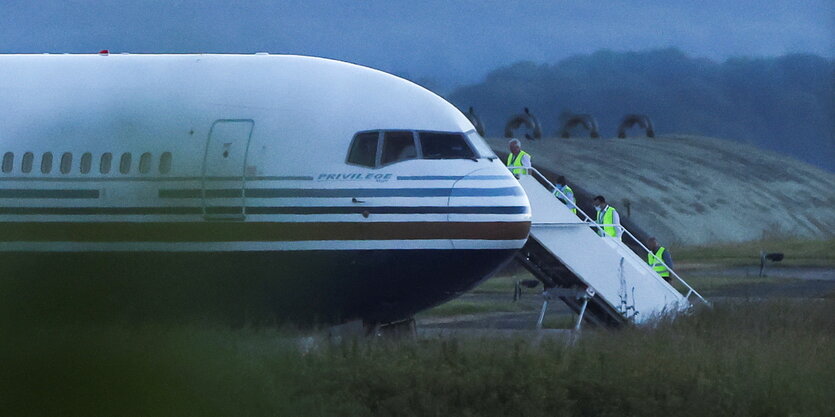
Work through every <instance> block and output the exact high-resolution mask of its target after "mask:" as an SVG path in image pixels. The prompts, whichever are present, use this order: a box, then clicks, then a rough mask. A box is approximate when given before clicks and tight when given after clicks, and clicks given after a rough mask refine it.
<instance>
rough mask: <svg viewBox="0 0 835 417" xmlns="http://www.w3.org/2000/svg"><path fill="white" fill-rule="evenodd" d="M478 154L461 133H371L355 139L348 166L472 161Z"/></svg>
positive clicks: (357, 135) (360, 134) (395, 131)
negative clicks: (441, 160)
mask: <svg viewBox="0 0 835 417" xmlns="http://www.w3.org/2000/svg"><path fill="white" fill-rule="evenodd" d="M476 157H477V155H476V153H475V151H474V150H473V149H472V147H470V145H469V143H468V142H467V140H466V139H465V138H464V136H463V135H461V134H460V133H440V132H413V131H402V130H393V131H373V132H360V133H357V134H356V135H355V136H354V141H353V142H352V143H351V149H350V151H349V153H348V163H351V164H357V165H363V166H367V167H378V166H384V165H390V164H393V163H395V162H400V161H405V160H409V159H474V158H476Z"/></svg>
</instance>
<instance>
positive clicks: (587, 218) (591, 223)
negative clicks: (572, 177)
mask: <svg viewBox="0 0 835 417" xmlns="http://www.w3.org/2000/svg"><path fill="white" fill-rule="evenodd" d="M514 168H517V169H518V167H514ZM525 169H527V170H528V173H529V174H530V175H531V176H533V177H534V178H536V179H537V181H539V183H540V184H543V183H544V184H543V185H546V186H547V187H548V191H550V192H552V193H559V194H560V196H562V197H563V199H564V200H565V201H570V200H569V199H568V196H567V195H565V193H563V192H562V190H560V189H559V188H557V186H556V185H554V184H553V183H552V182H551V181H548V178H545V175H543V174H542V173H541V172H539V170H537V169H536V168H534V167H525ZM573 208H576V209H577V212H578V213H580V214H582V216H583V217H582V220H583V221H584V222H585V223H586V224H588V225H589V226H591V227H593V228H595V229H597V231H598V233H602V230H603V227H617V228H619V229H620V230H621V231H622V232H623V234H624V235H626V236H628V237H629V238H630V239H632V241H634V242H635V243H637V244H638V246H640V247H641V249H643V250H644V251H645V253H652V255H653V256H655V254H654V253H653V252H652V251H650V250H649V248H647V247H646V246H644V244H643V243H641V241H640V240H638V238H636V237H635V235H633V234H632V232H630V231H629V230H628V229H627V228H625V227H623V226H621V225H619V224H599V223H597V220H596V219H593V218H592V217H591V216H589V215H588V214H586V212H585V211H583V210H582V209H581V208H580V207H579V206H577V204H573ZM569 225H571V224H555V226H569ZM621 237H622V236H621ZM618 243H620V244H621V245H623V246H624V247H626V244H625V243H623V242H622V241H618ZM627 249H628V247H627ZM630 250H631V249H630ZM658 262H660V263H661V265H664V267H665V268H667V270H668V271H670V274H672V275H673V276H674V277H675V278H676V280H677V281H678V282H679V283H680V284H681V285H683V286H684V287H685V288H686V289H687V293H686V294H685V295H684V299H685V300H689V299H690V297H691V296H696V298H698V299H699V301H701V302H702V303H704V304H706V305H710V302H708V301H707V300H706V299H705V298H704V297H702V295H701V294H699V292H698V291H696V289H695V288H693V287H692V286H691V285H690V284H688V283H687V281H685V280H684V279H683V278H681V277H680V276H679V275H678V273H676V271H674V270H673V268H670V267H669V266H667V264H666V263H664V260H662V259H658ZM659 277H660V276H659Z"/></svg>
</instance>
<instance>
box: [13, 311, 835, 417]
mask: <svg viewBox="0 0 835 417" xmlns="http://www.w3.org/2000/svg"><path fill="white" fill-rule="evenodd" d="M833 316H835V300H823V301H816V302H792V301H771V302H765V303H726V304H719V305H717V306H716V307H715V308H714V309H712V310H700V311H698V312H697V313H696V314H693V315H691V316H685V317H680V318H679V319H677V320H675V321H664V322H661V323H659V324H658V325H657V326H655V327H652V328H636V329H626V330H623V331H606V332H600V333H594V332H589V331H586V333H584V334H583V336H582V337H581V338H580V339H579V341H578V342H577V343H576V344H575V345H573V346H569V345H566V344H565V343H563V342H559V341H543V342H541V343H538V344H536V343H532V342H531V340H530V339H518V340H506V339H490V340H480V339H458V340H453V339H439V340H419V341H408V340H407V341H386V340H368V339H364V340H356V341H353V342H347V343H343V344H340V345H327V344H323V345H322V346H320V347H318V348H315V349H314V350H312V351H309V352H307V353H305V352H303V351H300V350H298V349H297V348H295V347H294V344H293V343H292V339H289V338H286V337H284V336H282V333H280V332H276V331H273V330H269V331H268V330H260V331H256V330H252V329H244V330H230V329H228V328H217V327H211V326H201V325H182V326H155V325H144V324H137V325H134V326H124V325H120V326H116V325H112V324H109V325H100V326H96V325H86V326H84V325H71V326H64V327H58V326H53V327H44V326H41V327H27V326H4V327H7V328H8V331H4V332H3V334H4V337H3V340H2V344H0V363H2V367H3V369H2V372H0V415H9V416H12V415H14V416H29V415H66V416H70V415H84V416H91V415H154V416H165V415H177V416H182V415H201V416H211V415H222V416H229V415H240V416H259V415H278V416H301V415H304V416H347V415H351V416H354V415H356V416H365V415H398V416H409V415H456V416H468V415H478V416H508V415H526V416H551V415H567V416H572V415H578V416H579V415H595V416H607V415H612V416H614V415H617V416H623V415H635V416H648V415H685V416H688V415H692V416H704V415H737V416H755V415H756V416H762V415H811V416H815V415H819V416H828V415H835V403H833V402H832V401H831V397H832V387H833V386H835V337H834V336H835V321H833V320H832V317H833ZM18 324H20V323H18Z"/></svg>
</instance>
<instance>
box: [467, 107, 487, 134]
mask: <svg viewBox="0 0 835 417" xmlns="http://www.w3.org/2000/svg"><path fill="white" fill-rule="evenodd" d="M464 116H467V119H469V120H470V123H472V124H473V126H475V131H476V132H478V134H479V135H481V136H482V137H483V136H484V131H485V128H484V122H482V121H481V118H480V117H478V115H477V114H475V110H473V108H472V106H470V109H469V110H467V112H466V113H464Z"/></svg>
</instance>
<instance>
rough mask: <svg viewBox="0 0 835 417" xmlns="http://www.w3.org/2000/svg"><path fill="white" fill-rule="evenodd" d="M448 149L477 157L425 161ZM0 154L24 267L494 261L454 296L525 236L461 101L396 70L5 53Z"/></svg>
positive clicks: (523, 219) (305, 62)
mask: <svg viewBox="0 0 835 417" xmlns="http://www.w3.org/2000/svg"><path fill="white" fill-rule="evenodd" d="M361 132H365V133H364V134H365V135H366V136H368V137H371V136H373V135H377V137H378V139H377V149H376V151H374V150H373V149H371V148H368V149H367V151H368V152H373V155H372V157H374V158H376V159H375V160H373V161H372V162H370V163H369V164H365V165H363V164H361V163H360V164H358V163H352V162H351V161H352V159H351V158H352V156H349V152H350V151H351V149H352V148H351V147H352V146H353V145H352V143H353V142H352V141H353V140H354V138H355V137H356V136H357V134H358V133H361ZM392 132H394V133H392ZM389 134H390V135H391V137H392V138H391V141H390V139H389ZM398 135H400V139H399V140H400V141H401V142H399V143H401V144H402V143H403V142H402V141H403V140H405V141H406V142H408V141H409V139H408V138H409V137H411V138H413V140H414V146H413V149H412V148H409V147H410V146H411V145H410V144H409V143H407V144H406V145H405V146H407V148H408V149H404V150H403V151H402V152H400V154H399V156H398V155H396V153H392V152H390V149H389V147H391V149H394V146H395V143H398V142H396V140H395V139H396V138H394V137H395V136H398ZM404 135H405V136H404ZM456 135H457V136H456ZM403 137H406V139H403ZM445 138H453V139H454V140H455V141H458V140H461V141H463V142H462V143H465V144H466V145H467V146H466V148H468V149H464V150H463V151H461V152H465V153H466V152H468V154H467V155H470V156H464V157H462V156H460V155H459V156H457V157H456V156H450V155H445V154H443V152H441V153H439V154H437V155H436V154H431V155H430V153H431V152H434V150H430V148H428V146H430V143H438V141H441V142H443V140H445ZM357 140H359V139H357ZM369 140H373V138H372V139H369ZM369 143H370V142H369ZM456 143H457V142H456ZM444 146H445V145H444V144H443V143H441V145H440V149H443V148H444ZM433 149H434V148H433ZM456 149H458V151H460V147H459V148H456ZM449 152H453V151H449ZM456 152H457V151H456ZM0 154H2V157H3V160H2V171H1V172H0V254H3V255H4V256H6V257H7V259H18V258H26V259H29V261H27V262H37V259H44V260H46V259H50V262H52V261H54V262H65V261H66V262H68V263H69V264H72V263H73V262H76V261H75V260H73V259H74V258H73V255H72V254H79V255H83V256H90V254H91V253H99V254H102V255H103V256H109V257H113V258H120V259H123V258H125V257H130V256H142V257H144V259H146V260H147V261H148V262H151V263H153V262H154V261H153V259H154V256H163V257H166V259H171V257H172V256H174V255H172V254H177V253H179V254H182V255H183V256H182V257H181V259H183V262H184V263H186V262H197V263H205V260H201V259H205V257H203V258H201V257H200V256H197V255H198V254H204V255H206V256H208V257H211V258H224V257H225V258H224V259H234V256H235V254H242V253H250V255H249V256H252V253H258V254H263V255H264V258H263V259H269V260H270V261H264V262H272V261H273V260H276V261H275V262H276V263H275V264H272V265H270V266H269V268H271V269H272V270H271V271H269V273H270V274H271V275H270V276H271V277H273V278H271V279H274V280H279V281H280V280H292V279H294V278H293V277H290V276H287V277H282V276H277V275H276V272H277V271H275V270H274V269H275V268H279V269H280V268H282V266H281V265H284V264H283V263H282V262H289V263H293V262H297V263H300V264H302V266H294V267H293V268H296V269H298V270H299V271H301V270H304V268H303V265H304V264H308V263H310V262H315V261H311V259H318V258H317V256H318V257H319V258H326V257H329V256H336V258H338V259H339V260H338V262H339V263H344V262H351V260H355V259H360V261H359V263H363V262H364V261H363V260H362V258H363V257H364V256H367V255H368V254H369V253H372V252H373V253H374V255H373V256H383V258H385V262H381V264H380V265H379V266H380V267H381V268H389V269H390V268H391V267H390V265H389V264H388V263H391V262H397V260H396V259H397V256H398V254H402V255H403V259H405V258H406V257H409V256H413V257H414V259H413V260H412V261H410V262H413V263H415V264H418V265H420V264H422V263H423V262H435V263H437V262H439V261H438V260H439V259H441V258H444V259H446V258H458V259H462V258H461V254H463V253H467V254H469V255H477V254H478V253H479V252H480V251H481V253H484V254H489V256H488V257H492V258H501V259H497V262H495V263H496V265H493V266H492V267H490V268H482V269H478V270H479V271H487V272H482V273H481V275H482V276H481V277H467V278H466V281H467V285H458V286H453V287H454V288H452V289H449V290H448V291H446V292H445V294H450V295H454V293H460V291H462V289H465V288H466V287H468V286H471V285H473V284H474V283H475V282H477V281H478V280H480V279H483V278H484V277H485V276H486V275H487V274H489V272H492V271H493V270H495V267H497V266H498V265H499V264H501V263H503V262H504V261H506V260H507V259H508V258H509V256H510V255H512V252H513V251H515V250H516V249H518V248H520V247H521V246H522V245H523V244H524V242H525V240H526V238H527V233H528V229H529V225H530V209H529V206H528V202H527V197H526V196H525V194H524V192H523V191H522V189H521V187H519V185H518V183H517V181H516V180H515V178H513V176H512V175H511V174H510V173H509V172H508V171H507V169H506V168H505V167H504V166H503V164H502V163H501V161H499V160H496V159H495V156H494V155H493V153H492V151H490V149H489V147H488V146H487V145H486V144H485V143H484V142H483V140H482V139H481V138H480V137H478V135H477V134H475V132H474V129H473V126H472V124H471V123H470V122H469V121H468V120H467V118H466V117H465V116H464V115H463V114H461V112H459V111H458V110H457V109H456V108H455V107H453V106H452V105H451V104H449V103H448V102H446V101H445V100H443V99H442V98H440V97H438V96H437V95H435V94H433V93H431V92H429V91H427V90H425V89H423V88H421V87H419V86H417V85H415V84H413V83H410V82H408V81H405V80H403V79H400V78H397V77H394V76H392V75H389V74H385V73H382V72H379V71H375V70H371V69H368V68H364V67H360V66H356V65H352V64H347V63H343V62H337V61H331V60H325V59H320V58H310V57H300V56H273V55H249V56H243V55H0ZM392 155H394V156H392ZM386 158H389V159H391V158H396V159H397V158H399V159H397V160H396V161H395V162H390V163H386ZM354 162H356V161H354ZM364 251H372V252H364ZM380 251H382V252H384V253H385V255H382V254H380ZM336 252H343V253H341V254H338V253H336ZM290 253H298V254H299V256H301V257H303V258H304V259H301V258H298V257H296V258H293V257H292V255H288V254H290ZM498 253H502V255H501V256H498V255H496V254H498ZM116 254H119V255H118V256H117V255H116ZM424 254H430V257H429V258H428V259H432V260H421V259H419V258H421V257H422V256H423V255H424ZM441 254H445V255H444V256H441ZM24 255H25V256H24ZM469 255H468V256H469ZM50 256H53V257H55V258H54V259H51V258H49V257H50ZM373 256H372V257H373ZM438 256H440V258H436V257H438ZM291 258H292V259H291ZM173 259H180V258H173ZM278 260H283V261H278ZM255 262H262V260H259V261H255ZM387 262H388V263H387ZM480 262H482V261H480ZM373 266H374V265H370V264H369V265H365V266H364V268H363V269H362V270H357V271H355V272H354V273H347V272H345V273H341V274H340V273H339V272H338V271H334V274H333V278H334V279H337V278H339V277H343V278H344V279H346V280H349V279H356V276H358V275H361V276H365V275H368V274H369V272H368V271H371V270H373ZM442 266H443V265H438V266H437V267H436V268H432V269H431V270H430V269H427V270H426V271H423V272H425V273H432V274H445V273H446V272H444V271H447V270H445V269H444V268H443V267H442ZM462 267H466V266H461V265H458V266H453V267H451V269H449V270H448V273H449V274H460V268H462ZM26 268H30V266H27V265H23V266H21V267H20V268H18V269H14V270H16V271H18V272H19V273H22V272H20V271H25V270H27V269H26ZM149 268H150V267H149ZM30 269H31V268H30ZM291 269H292V268H291ZM296 269H294V270H296ZM411 269H412V270H414V269H415V268H414V267H412V268H411ZM488 270H489V271H488ZM149 271H150V270H149ZM278 272H280V271H278ZM343 272H344V271H343ZM389 272H390V271H381V273H385V274H388V273H389ZM318 273H321V271H319V272H318ZM294 274H295V275H298V272H294ZM88 275H90V274H88ZM279 275H280V274H279ZM91 276H92V275H91ZM380 279H382V278H380ZM419 279H420V278H419V277H417V276H415V277H409V281H410V282H411V281H414V280H419ZM449 279H454V277H449ZM259 285H260V284H259ZM343 285H346V286H349V285H350V283H343ZM270 288H273V287H270ZM276 288H279V287H276ZM276 288H273V290H276ZM265 290H266V289H265ZM395 293H397V295H396V296H395V295H392V294H395ZM432 293H433V294H435V292H432ZM354 296H355V297H356V296H359V297H362V295H354ZM385 296H386V297H389V299H391V300H396V299H400V298H402V297H404V296H405V295H404V294H401V293H399V292H398V288H392V289H391V290H389V292H388V293H387V295H385ZM430 298H431V297H430ZM434 298H435V299H433V300H429V299H428V298H427V299H426V300H424V301H423V302H422V303H418V304H419V306H418V307H408V308H404V309H403V312H400V313H398V314H389V315H387V314H385V313H383V314H377V313H374V314H370V313H369V314H366V313H363V311H366V310H368V309H372V310H373V309H375V308H377V310H380V309H383V310H384V309H386V308H390V307H379V308H378V307H373V306H372V305H375V304H374V302H373V301H369V303H366V304H368V305H369V306H371V307H362V308H359V309H357V311H353V310H351V311H344V312H343V311H339V312H336V313H334V314H335V316H336V317H337V318H336V319H334V320H342V319H346V318H350V317H355V316H362V317H379V319H380V320H387V319H389V318H392V317H395V316H397V315H403V314H411V313H413V310H415V309H416V308H424V307H426V306H428V305H432V304H434V303H437V302H439V301H442V300H443V299H446V298H449V296H445V297H440V296H437V295H435V296H434ZM276 302H278V303H280V301H276ZM386 303H389V304H391V301H386ZM361 304H362V303H361ZM389 304H386V305H389ZM406 304H408V302H406ZM363 305H365V304H363ZM415 305H417V304H415ZM278 310H281V308H277V311H278ZM349 310H350V309H349ZM395 310H396V309H395ZM389 316H391V317H389Z"/></svg>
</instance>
